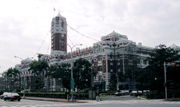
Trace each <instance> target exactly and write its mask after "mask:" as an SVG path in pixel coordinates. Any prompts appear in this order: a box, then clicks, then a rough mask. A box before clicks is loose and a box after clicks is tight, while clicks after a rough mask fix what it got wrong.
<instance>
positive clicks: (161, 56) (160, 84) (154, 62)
mask: <svg viewBox="0 0 180 107" xmlns="http://www.w3.org/2000/svg"><path fill="white" fill-rule="evenodd" d="M178 58H179V55H178V52H177V51H175V50H174V49H172V48H170V47H166V46H165V45H159V46H158V47H157V48H156V49H155V50H154V53H152V54H151V57H150V65H149V67H148V68H149V70H150V71H149V72H151V73H152V80H151V87H150V88H151V90H156V92H157V94H159V95H158V97H163V96H164V94H163V93H164V67H163V64H164V62H166V63H169V62H174V61H176V60H178Z"/></svg>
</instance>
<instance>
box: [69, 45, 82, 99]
mask: <svg viewBox="0 0 180 107" xmlns="http://www.w3.org/2000/svg"><path fill="white" fill-rule="evenodd" d="M78 45H79V46H82V44H75V45H73V46H71V45H69V44H67V46H69V48H70V49H71V54H70V55H71V56H70V57H71V59H72V57H73V56H72V51H73V48H75V47H76V46H78ZM73 89H74V77H73V63H71V81H70V93H71V100H72V101H73V93H72V92H71V90H73Z"/></svg>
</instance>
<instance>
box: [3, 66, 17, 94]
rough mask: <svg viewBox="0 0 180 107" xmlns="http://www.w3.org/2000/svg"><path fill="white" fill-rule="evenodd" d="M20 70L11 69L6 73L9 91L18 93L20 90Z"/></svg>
mask: <svg viewBox="0 0 180 107" xmlns="http://www.w3.org/2000/svg"><path fill="white" fill-rule="evenodd" d="M19 74H20V72H19V70H17V69H15V68H9V69H8V70H7V72H6V77H7V82H8V87H9V89H10V90H9V91H13V90H15V91H17V90H18V89H19V88H20V79H19Z"/></svg>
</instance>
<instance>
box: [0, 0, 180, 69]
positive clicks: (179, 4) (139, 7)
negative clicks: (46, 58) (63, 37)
mask: <svg viewBox="0 0 180 107" xmlns="http://www.w3.org/2000/svg"><path fill="white" fill-rule="evenodd" d="M54 8H55V9H56V11H53V10H54ZM58 12H60V13H61V15H62V16H64V17H66V20H67V23H68V25H70V26H71V27H73V28H75V29H76V30H78V31H79V32H81V33H83V34H85V35H87V36H90V37H92V38H95V39H97V40H100V38H101V36H104V35H107V34H109V33H111V32H112V31H113V30H115V31H116V32H118V33H120V34H124V35H127V36H128V38H129V39H130V40H132V41H134V42H136V43H138V42H142V44H143V45H146V46H151V47H155V46H157V45H159V44H162V43H163V44H166V45H167V46H169V45H172V44H176V45H179V46H180V0H0V72H2V71H5V70H7V69H8V68H10V67H14V65H15V64H18V63H20V61H21V59H18V58H14V56H18V57H21V58H23V59H25V58H27V57H29V58H31V57H36V56H37V53H44V54H49V53H50V47H51V46H50V37H51V35H50V23H51V19H52V17H53V16H55V15H57V14H58ZM68 38H69V39H68V43H69V44H70V45H72V43H71V42H70V40H71V41H72V42H73V44H77V43H82V44H83V47H88V46H92V44H93V43H94V42H96V41H95V40H93V39H88V38H86V37H83V36H81V35H80V34H78V33H76V32H74V31H73V30H71V29H69V28H68ZM83 47H81V48H83Z"/></svg>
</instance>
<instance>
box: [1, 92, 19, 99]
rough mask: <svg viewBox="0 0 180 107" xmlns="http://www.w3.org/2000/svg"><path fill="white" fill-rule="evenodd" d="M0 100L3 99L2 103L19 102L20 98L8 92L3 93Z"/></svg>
mask: <svg viewBox="0 0 180 107" xmlns="http://www.w3.org/2000/svg"><path fill="white" fill-rule="evenodd" d="M1 98H2V99H4V101H6V100H10V101H14V100H18V101H20V100H21V96H20V95H19V94H18V93H10V92H4V93H3V94H2V95H1Z"/></svg>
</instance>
